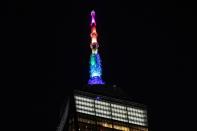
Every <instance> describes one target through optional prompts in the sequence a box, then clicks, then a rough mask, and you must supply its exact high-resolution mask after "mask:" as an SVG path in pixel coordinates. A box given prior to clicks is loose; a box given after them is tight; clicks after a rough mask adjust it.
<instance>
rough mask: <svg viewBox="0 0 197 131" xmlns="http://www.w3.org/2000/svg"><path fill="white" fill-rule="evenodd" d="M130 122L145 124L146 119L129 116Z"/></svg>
mask: <svg viewBox="0 0 197 131" xmlns="http://www.w3.org/2000/svg"><path fill="white" fill-rule="evenodd" d="M129 120H133V121H140V122H144V121H145V120H144V119H141V118H136V117H130V116H129Z"/></svg>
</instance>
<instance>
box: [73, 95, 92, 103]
mask: <svg viewBox="0 0 197 131" xmlns="http://www.w3.org/2000/svg"><path fill="white" fill-rule="evenodd" d="M75 99H77V100H82V101H86V102H94V100H93V99H90V98H84V97H81V96H75Z"/></svg>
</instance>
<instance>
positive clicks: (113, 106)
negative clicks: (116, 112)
mask: <svg viewBox="0 0 197 131" xmlns="http://www.w3.org/2000/svg"><path fill="white" fill-rule="evenodd" d="M111 107H112V108H118V109H126V107H125V106H121V105H117V104H111Z"/></svg>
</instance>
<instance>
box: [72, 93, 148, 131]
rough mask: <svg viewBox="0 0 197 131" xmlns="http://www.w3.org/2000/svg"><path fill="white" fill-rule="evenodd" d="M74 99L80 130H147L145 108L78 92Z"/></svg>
mask: <svg viewBox="0 0 197 131" xmlns="http://www.w3.org/2000/svg"><path fill="white" fill-rule="evenodd" d="M74 100H75V104H76V112H77V114H78V117H77V119H78V122H79V123H80V124H79V127H80V128H79V129H80V130H88V131H89V130H90V131H91V130H104V131H105V130H106V131H107V130H112V129H113V130H123V131H148V128H147V127H148V122H147V111H146V109H145V108H142V107H137V106H133V105H129V104H125V103H121V102H114V101H110V100H104V99H102V100H101V99H99V100H98V99H96V98H94V97H87V96H83V95H79V94H75V96H74ZM90 125H91V126H90Z"/></svg>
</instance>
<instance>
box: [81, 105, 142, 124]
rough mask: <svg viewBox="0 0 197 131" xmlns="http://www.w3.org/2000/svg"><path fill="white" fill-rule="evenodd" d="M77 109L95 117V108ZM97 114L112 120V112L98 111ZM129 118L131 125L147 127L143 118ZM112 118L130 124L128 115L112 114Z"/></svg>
mask: <svg viewBox="0 0 197 131" xmlns="http://www.w3.org/2000/svg"><path fill="white" fill-rule="evenodd" d="M77 109H80V112H81V113H86V114H91V115H95V114H94V113H93V111H94V108H90V107H84V106H80V105H77ZM96 113H97V116H100V117H105V118H111V116H110V115H111V112H110V111H103V110H98V109H96ZM128 117H129V121H130V123H133V124H140V125H145V120H144V119H142V118H136V117H131V116H128ZM112 118H113V119H114V120H118V121H123V122H128V120H127V116H126V115H123V114H118V113H113V112H112Z"/></svg>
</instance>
